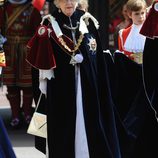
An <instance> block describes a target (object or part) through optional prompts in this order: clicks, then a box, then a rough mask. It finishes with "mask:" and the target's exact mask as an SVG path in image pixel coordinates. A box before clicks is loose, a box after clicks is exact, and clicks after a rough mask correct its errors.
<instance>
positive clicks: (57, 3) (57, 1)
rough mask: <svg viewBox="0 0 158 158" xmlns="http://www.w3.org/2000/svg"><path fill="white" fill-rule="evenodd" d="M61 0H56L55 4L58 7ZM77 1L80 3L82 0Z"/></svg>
mask: <svg viewBox="0 0 158 158" xmlns="http://www.w3.org/2000/svg"><path fill="white" fill-rule="evenodd" d="M59 1H60V0H54V5H55V6H56V7H57V8H59ZM76 2H77V3H79V2H80V0H76Z"/></svg>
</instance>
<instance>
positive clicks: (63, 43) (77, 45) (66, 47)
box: [58, 34, 84, 54]
mask: <svg viewBox="0 0 158 158" xmlns="http://www.w3.org/2000/svg"><path fill="white" fill-rule="evenodd" d="M83 38H84V35H83V34H81V35H80V37H79V38H78V40H77V44H76V45H75V48H74V49H71V48H70V47H69V46H68V45H67V44H66V42H65V41H64V39H63V38H62V36H60V37H59V38H58V40H59V42H60V43H61V45H62V46H63V47H64V48H65V49H66V50H67V51H69V52H71V53H73V54H74V52H76V51H77V50H78V49H79V47H80V45H81V43H82V40H83Z"/></svg>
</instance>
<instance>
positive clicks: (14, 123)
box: [10, 118, 20, 129]
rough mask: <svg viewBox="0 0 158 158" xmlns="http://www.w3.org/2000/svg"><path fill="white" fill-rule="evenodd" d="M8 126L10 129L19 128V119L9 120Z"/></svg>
mask: <svg viewBox="0 0 158 158" xmlns="http://www.w3.org/2000/svg"><path fill="white" fill-rule="evenodd" d="M10 125H11V127H12V128H15V129H16V128H19V127H20V120H19V118H14V119H12V120H11V122H10Z"/></svg>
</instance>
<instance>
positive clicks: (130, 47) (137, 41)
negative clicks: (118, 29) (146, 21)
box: [124, 24, 146, 53]
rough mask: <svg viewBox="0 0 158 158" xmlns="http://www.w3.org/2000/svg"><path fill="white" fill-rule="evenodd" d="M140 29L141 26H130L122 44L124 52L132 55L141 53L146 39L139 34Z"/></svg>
mask: <svg viewBox="0 0 158 158" xmlns="http://www.w3.org/2000/svg"><path fill="white" fill-rule="evenodd" d="M141 27H142V25H135V24H132V28H131V31H130V33H129V35H128V37H127V39H126V41H125V44H124V50H126V51H128V52H133V53H138V52H143V50H144V44H145V39H146V38H145V36H143V35H141V34H140V33H139V32H140V29H141Z"/></svg>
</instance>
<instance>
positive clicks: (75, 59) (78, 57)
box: [70, 54, 83, 65]
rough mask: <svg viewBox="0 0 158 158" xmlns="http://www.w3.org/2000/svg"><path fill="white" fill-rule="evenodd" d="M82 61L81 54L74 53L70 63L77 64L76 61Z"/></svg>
mask: <svg viewBox="0 0 158 158" xmlns="http://www.w3.org/2000/svg"><path fill="white" fill-rule="evenodd" d="M82 61H83V56H82V54H76V55H75V56H72V57H71V61H70V64H72V65H75V64H78V63H82Z"/></svg>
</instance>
